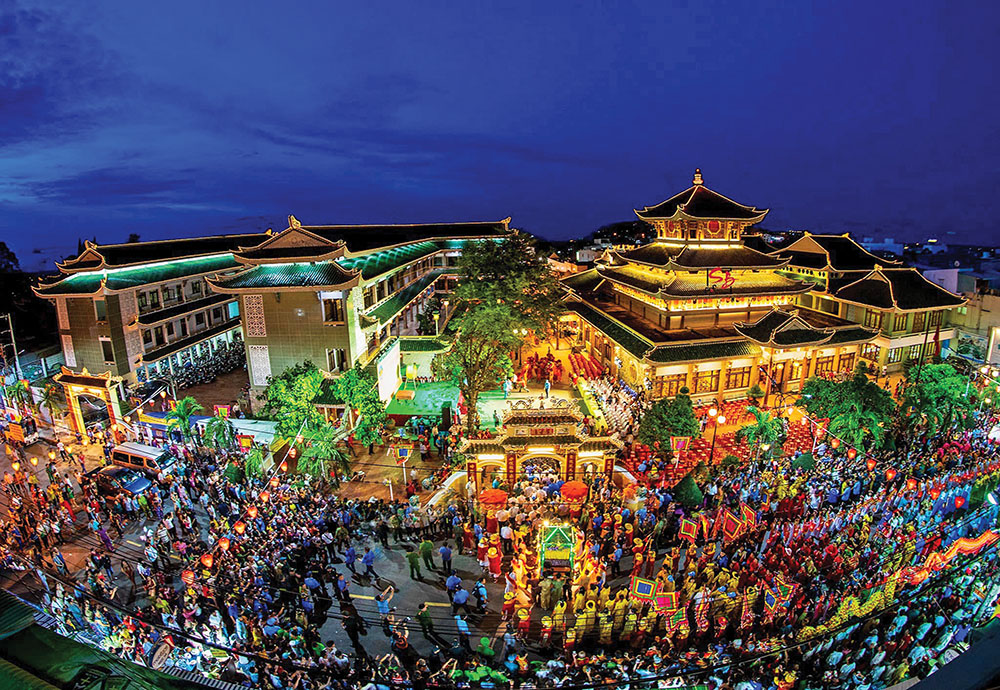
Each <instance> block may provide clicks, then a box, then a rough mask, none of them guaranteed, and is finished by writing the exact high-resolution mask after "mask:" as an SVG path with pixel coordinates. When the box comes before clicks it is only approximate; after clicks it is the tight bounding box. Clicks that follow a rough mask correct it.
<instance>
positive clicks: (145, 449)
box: [111, 442, 177, 479]
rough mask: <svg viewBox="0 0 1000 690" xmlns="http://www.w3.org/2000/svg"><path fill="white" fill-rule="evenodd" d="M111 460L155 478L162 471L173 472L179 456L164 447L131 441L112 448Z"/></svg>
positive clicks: (165, 472)
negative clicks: (176, 456)
mask: <svg viewBox="0 0 1000 690" xmlns="http://www.w3.org/2000/svg"><path fill="white" fill-rule="evenodd" d="M111 462H113V463H114V464H116V465H120V466H121V467H127V468H128V469H130V470H135V471H137V472H142V473H143V474H145V475H146V476H147V477H152V478H154V479H155V478H156V477H157V476H158V475H159V474H160V472H163V473H164V474H171V471H172V469H173V467H174V465H176V464H177V458H175V457H174V456H173V455H171V454H170V452H169V451H166V450H164V449H162V448H157V447H156V446H147V445H143V444H142V443H132V442H129V443H122V444H120V445H117V446H115V447H114V449H112V451H111Z"/></svg>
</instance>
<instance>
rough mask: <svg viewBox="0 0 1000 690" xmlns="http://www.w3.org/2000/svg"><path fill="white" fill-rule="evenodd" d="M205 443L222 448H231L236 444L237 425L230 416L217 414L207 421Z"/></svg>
mask: <svg viewBox="0 0 1000 690" xmlns="http://www.w3.org/2000/svg"><path fill="white" fill-rule="evenodd" d="M205 443H206V444H213V445H215V447H216V448H219V449H221V450H229V449H231V448H233V446H235V445H236V427H234V426H233V423H232V422H231V421H230V420H229V417H223V416H222V415H216V416H214V417H212V418H211V419H209V420H208V421H207V422H205Z"/></svg>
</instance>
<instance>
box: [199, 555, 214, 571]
mask: <svg viewBox="0 0 1000 690" xmlns="http://www.w3.org/2000/svg"><path fill="white" fill-rule="evenodd" d="M213 563H215V558H213V557H212V554H211V553H203V554H202V555H201V564H202V565H203V566H205V567H206V568H208V569H209V570H211V569H212V564H213Z"/></svg>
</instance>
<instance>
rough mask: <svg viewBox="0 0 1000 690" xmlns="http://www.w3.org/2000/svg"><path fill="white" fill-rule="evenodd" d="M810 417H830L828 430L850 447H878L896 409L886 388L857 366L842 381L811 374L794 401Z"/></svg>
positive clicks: (881, 443) (882, 442)
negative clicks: (815, 376) (848, 376)
mask: <svg viewBox="0 0 1000 690" xmlns="http://www.w3.org/2000/svg"><path fill="white" fill-rule="evenodd" d="M796 404H797V405H799V406H800V407H802V408H803V409H805V410H806V412H808V413H809V414H810V415H812V416H814V417H821V418H827V419H829V420H830V426H829V432H830V434H831V435H833V436H835V437H837V438H840V439H841V440H843V441H845V442H846V443H847V444H849V445H850V446H853V447H854V448H861V449H864V448H867V449H869V450H873V449H877V448H881V447H882V446H883V445H884V443H885V440H886V430H887V427H888V426H889V425H890V423H891V421H892V417H893V414H894V413H895V412H896V404H895V403H894V402H893V400H892V396H891V395H890V394H889V392H888V391H886V390H884V389H882V388H880V387H879V386H878V385H877V384H876V383H874V382H873V381H871V380H870V379H869V378H868V377H867V376H866V375H865V374H864V373H863V372H862V371H861V370H860V369H859V370H857V371H855V372H854V375H853V376H852V377H850V378H849V379H847V380H846V381H840V382H837V381H828V380H826V379H821V378H811V379H809V380H808V381H806V383H805V385H804V386H803V387H802V395H801V397H800V398H799V400H798V401H797V402H796Z"/></svg>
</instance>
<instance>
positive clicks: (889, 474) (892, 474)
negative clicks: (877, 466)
mask: <svg viewBox="0 0 1000 690" xmlns="http://www.w3.org/2000/svg"><path fill="white" fill-rule="evenodd" d="M895 478H896V470H894V469H893V468H891V467H890V468H889V469H887V470H886V471H885V480H886V481H887V482H891V481H892V480H893V479H895Z"/></svg>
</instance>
